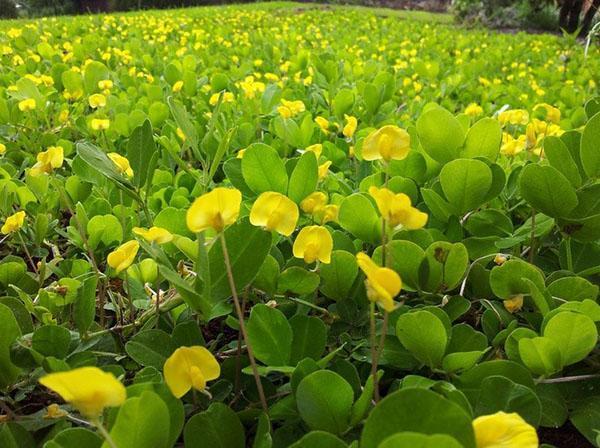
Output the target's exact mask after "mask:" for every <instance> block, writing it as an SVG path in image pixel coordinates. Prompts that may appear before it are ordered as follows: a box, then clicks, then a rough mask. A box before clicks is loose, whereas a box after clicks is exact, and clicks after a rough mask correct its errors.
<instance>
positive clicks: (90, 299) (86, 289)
mask: <svg viewBox="0 0 600 448" xmlns="http://www.w3.org/2000/svg"><path fill="white" fill-rule="evenodd" d="M97 285H98V277H97V276H95V275H94V276H91V277H89V278H87V279H85V280H84V281H83V282H82V284H81V286H80V287H79V288H78V289H77V299H76V300H75V303H74V305H73V320H74V321H75V325H77V329H78V330H79V332H80V333H85V332H86V331H87V330H88V329H89V328H90V325H92V323H93V322H94V318H95V317H96V286H97Z"/></svg>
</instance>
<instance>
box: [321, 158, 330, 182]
mask: <svg viewBox="0 0 600 448" xmlns="http://www.w3.org/2000/svg"><path fill="white" fill-rule="evenodd" d="M330 166H331V161H327V162H325V163H323V164H321V165H319V179H323V178H324V177H325V176H327V174H328V173H329V167H330Z"/></svg>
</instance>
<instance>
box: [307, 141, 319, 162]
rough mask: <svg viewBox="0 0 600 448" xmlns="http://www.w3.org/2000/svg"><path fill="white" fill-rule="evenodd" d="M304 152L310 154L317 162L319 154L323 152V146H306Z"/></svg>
mask: <svg viewBox="0 0 600 448" xmlns="http://www.w3.org/2000/svg"><path fill="white" fill-rule="evenodd" d="M304 151H307V152H312V153H314V154H315V156H317V160H319V157H321V153H322V152H323V145H322V144H321V143H315V144H314V145H310V146H307V147H306V149H305V150H304Z"/></svg>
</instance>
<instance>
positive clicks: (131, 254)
mask: <svg viewBox="0 0 600 448" xmlns="http://www.w3.org/2000/svg"><path fill="white" fill-rule="evenodd" d="M139 248H140V243H138V242H137V241H136V240H131V241H127V242H126V243H124V244H121V245H120V246H119V247H117V248H116V249H115V250H114V251H112V252H111V253H110V254H108V257H107V258H106V261H107V263H108V265H109V266H110V267H111V268H113V269H114V270H116V271H117V274H118V273H119V272H121V271H122V270H124V269H127V268H128V267H129V266H131V263H133V260H134V259H135V256H136V255H137V253H138V250H139Z"/></svg>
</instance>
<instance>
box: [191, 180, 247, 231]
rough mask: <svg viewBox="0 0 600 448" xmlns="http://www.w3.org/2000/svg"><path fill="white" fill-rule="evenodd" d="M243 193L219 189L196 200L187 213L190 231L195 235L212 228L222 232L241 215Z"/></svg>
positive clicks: (231, 189) (235, 190) (232, 189)
mask: <svg viewBox="0 0 600 448" xmlns="http://www.w3.org/2000/svg"><path fill="white" fill-rule="evenodd" d="M241 204H242V193H241V192H240V191H239V190H237V189H235V188H224V187H218V188H215V189H214V190H212V191H211V192H209V193H205V194H203V195H202V196H200V197H198V198H196V200H195V201H194V202H193V203H192V205H191V206H190V208H189V209H188V211H187V215H186V222H187V226H188V229H190V230H191V231H192V232H194V233H198V232H202V231H203V230H206V229H209V228H212V229H214V230H216V231H217V232H221V231H222V230H223V229H224V228H225V227H226V226H228V225H230V224H233V223H234V222H235V221H236V219H237V218H238V216H239V214H240V206H241Z"/></svg>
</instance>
